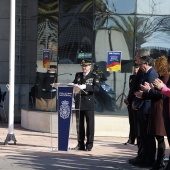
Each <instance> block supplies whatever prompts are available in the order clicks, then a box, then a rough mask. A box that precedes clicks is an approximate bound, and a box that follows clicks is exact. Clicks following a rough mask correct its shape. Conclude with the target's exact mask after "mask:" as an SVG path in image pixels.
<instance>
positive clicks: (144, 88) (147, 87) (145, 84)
mask: <svg viewBox="0 0 170 170" xmlns="http://www.w3.org/2000/svg"><path fill="white" fill-rule="evenodd" d="M140 88H141V90H142V91H144V92H148V90H150V89H151V87H150V84H149V83H148V82H145V83H144V85H142V84H141V85H140Z"/></svg>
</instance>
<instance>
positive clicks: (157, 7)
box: [137, 0, 170, 15]
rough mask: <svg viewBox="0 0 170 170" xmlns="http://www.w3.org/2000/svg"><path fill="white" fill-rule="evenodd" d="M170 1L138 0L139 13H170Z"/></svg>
mask: <svg viewBox="0 0 170 170" xmlns="http://www.w3.org/2000/svg"><path fill="white" fill-rule="evenodd" d="M169 7H170V1H168V0H152V1H148V0H137V13H138V14H150V15H169V14H170V8H169Z"/></svg>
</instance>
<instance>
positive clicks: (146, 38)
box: [137, 16, 170, 51]
mask: <svg viewBox="0 0 170 170" xmlns="http://www.w3.org/2000/svg"><path fill="white" fill-rule="evenodd" d="M169 28H170V17H166V16H164V17H163V16H161V17H160V16H154V17H150V16H138V17H137V47H138V48H140V47H146V48H149V49H153V48H154V49H162V50H163V49H164V50H166V51H168V50H169V49H170V46H169V44H170V29H169Z"/></svg>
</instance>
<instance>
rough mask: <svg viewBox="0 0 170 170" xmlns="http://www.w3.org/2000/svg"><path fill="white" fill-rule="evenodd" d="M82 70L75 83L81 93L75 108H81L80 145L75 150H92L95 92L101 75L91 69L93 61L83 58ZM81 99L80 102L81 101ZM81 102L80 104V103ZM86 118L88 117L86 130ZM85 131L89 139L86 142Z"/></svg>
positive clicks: (79, 118) (76, 98)
mask: <svg viewBox="0 0 170 170" xmlns="http://www.w3.org/2000/svg"><path fill="white" fill-rule="evenodd" d="M81 66H82V72H78V73H76V75H75V79H74V81H73V82H74V84H78V85H79V86H80V88H81V89H82V90H81V93H79V94H77V95H76V97H75V108H76V109H80V111H79V112H78V115H77V114H76V116H77V118H78V124H77V128H78V129H77V133H78V134H77V135H78V145H77V146H76V148H74V149H75V150H86V151H91V150H92V148H93V141H94V92H95V91H99V77H98V75H97V74H95V73H93V72H92V71H91V67H92V61H90V60H85V59H84V60H82V62H81ZM79 101H80V103H79ZM79 104H80V105H79ZM84 119H86V123H87V125H86V132H85V125H84ZM85 133H86V137H87V141H86V143H85V141H84V140H85Z"/></svg>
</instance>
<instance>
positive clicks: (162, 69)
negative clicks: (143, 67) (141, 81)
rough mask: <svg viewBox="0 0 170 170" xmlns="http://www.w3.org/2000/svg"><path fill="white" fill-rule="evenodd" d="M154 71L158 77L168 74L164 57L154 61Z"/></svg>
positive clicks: (166, 61)
mask: <svg viewBox="0 0 170 170" xmlns="http://www.w3.org/2000/svg"><path fill="white" fill-rule="evenodd" d="M155 69H156V72H157V73H158V74H159V75H160V76H163V75H166V74H169V72H168V60H167V58H166V57H165V56H161V57H158V58H157V59H156V60H155Z"/></svg>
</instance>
